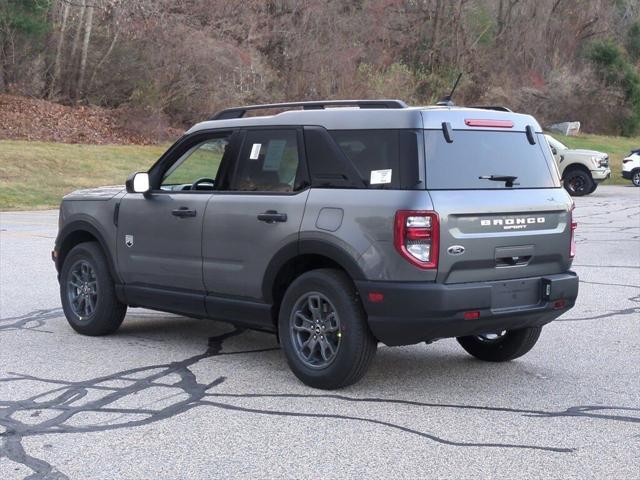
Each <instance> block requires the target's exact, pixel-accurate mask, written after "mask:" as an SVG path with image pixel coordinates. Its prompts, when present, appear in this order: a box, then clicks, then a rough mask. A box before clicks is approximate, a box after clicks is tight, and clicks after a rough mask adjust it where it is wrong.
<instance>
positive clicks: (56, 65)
mask: <svg viewBox="0 0 640 480" xmlns="http://www.w3.org/2000/svg"><path fill="white" fill-rule="evenodd" d="M68 18H69V4H68V3H65V4H64V7H63V10H62V24H61V25H60V32H59V38H58V46H57V48H56V58H55V60H54V62H53V76H52V78H51V85H50V86H49V93H48V95H47V98H49V99H51V98H53V96H54V95H55V93H56V82H57V81H58V78H60V70H61V59H62V47H63V45H64V36H65V34H66V31H67V19H68Z"/></svg>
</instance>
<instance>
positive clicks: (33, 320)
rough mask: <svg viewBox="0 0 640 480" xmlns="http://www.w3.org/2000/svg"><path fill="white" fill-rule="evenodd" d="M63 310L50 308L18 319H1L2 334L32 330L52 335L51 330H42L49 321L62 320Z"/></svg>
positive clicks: (0, 329) (20, 316)
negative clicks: (11, 331)
mask: <svg viewBox="0 0 640 480" xmlns="http://www.w3.org/2000/svg"><path fill="white" fill-rule="evenodd" d="M61 315H62V309H61V308H48V309H43V310H35V311H33V312H31V313H27V314H25V315H19V316H17V317H8V318H0V333H3V332H6V331H10V330H30V331H33V332H42V333H52V332H51V331H49V330H40V327H42V326H44V324H45V322H46V321H47V320H51V319H54V318H60V316H61Z"/></svg>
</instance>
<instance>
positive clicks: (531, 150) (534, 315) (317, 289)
mask: <svg viewBox="0 0 640 480" xmlns="http://www.w3.org/2000/svg"><path fill="white" fill-rule="evenodd" d="M330 107H333V108H330ZM335 107H340V108H335ZM294 108H295V109H294ZM259 109H277V110H276V112H280V113H276V114H274V115H270V116H247V115H246V114H247V113H250V114H254V115H255V113H256V112H255V111H257V110H259ZM98 168H99V167H98ZM572 209H573V203H572V200H571V199H570V197H569V196H568V194H567V193H566V192H565V190H564V189H563V188H562V187H561V183H560V177H559V174H558V170H557V167H556V165H555V162H554V160H553V158H552V156H551V152H550V150H549V148H548V147H547V144H546V141H545V139H544V136H543V133H542V130H541V128H540V126H539V125H538V123H537V122H536V120H535V119H534V118H532V117H531V116H528V115H521V114H516V113H513V112H510V111H504V109H499V110H495V109H492V108H487V109H482V108H459V107H451V106H443V107H426V108H424V107H421V108H414V107H412V108H409V107H407V106H406V105H405V104H404V103H403V102H401V101H398V100H355V101H327V102H302V103H292V104H275V105H258V106H250V107H239V108H232V109H228V110H224V111H222V112H219V113H218V114H216V115H215V116H214V117H213V118H211V119H210V120H208V121H205V122H202V123H199V124H197V125H195V126H194V127H193V128H191V129H190V130H189V131H187V132H186V133H185V135H184V136H182V137H181V138H180V139H179V140H178V141H177V142H176V143H175V144H174V145H172V146H171V147H170V148H169V149H168V150H167V152H166V153H165V154H164V155H162V156H161V157H160V159H159V160H158V161H157V162H156V163H155V164H154V165H153V166H152V167H151V168H150V170H149V171H148V172H143V173H136V174H133V175H132V176H131V177H130V178H129V179H128V180H127V182H126V188H123V187H104V188H99V189H93V190H84V191H77V192H74V193H72V194H70V195H67V196H66V197H65V198H64V199H63V201H62V205H61V208H60V225H59V227H60V229H59V233H58V237H57V239H56V243H55V249H54V251H53V259H54V261H55V264H56V268H57V270H58V273H59V280H60V293H61V300H62V306H63V308H64V312H65V314H66V317H67V319H68V321H69V323H70V324H71V326H72V327H73V328H74V329H75V330H76V331H78V332H80V333H82V334H86V335H105V334H108V333H112V332H114V331H115V330H116V329H117V328H118V327H119V326H120V324H121V323H122V321H123V319H124V317H125V313H126V310H127V306H132V307H134V306H135V307H145V308H151V309H155V310H161V311H167V312H174V313H178V314H181V315H186V316H190V317H197V318H211V319H219V320H224V321H228V322H231V323H234V324H236V325H238V326H241V327H246V328H253V329H259V330H264V331H269V332H273V333H275V334H276V335H277V336H278V338H279V341H280V343H281V345H282V349H283V351H284V354H285V356H286V359H287V361H288V363H289V366H290V367H291V370H293V372H294V373H295V375H296V376H297V377H298V378H299V379H300V380H302V381H303V382H304V383H306V384H307V385H310V386H313V387H317V388H325V389H332V388H339V387H343V386H346V385H349V384H352V383H354V382H356V381H358V380H359V379H360V378H361V377H362V376H363V375H364V373H365V372H366V370H367V368H368V367H369V365H370V363H371V361H372V359H373V357H374V354H375V352H376V348H377V345H378V342H382V343H385V344H387V345H390V346H392V345H408V344H414V343H418V342H427V343H429V342H432V341H434V340H437V339H440V338H447V337H456V338H457V339H458V342H459V343H460V344H461V345H462V347H463V348H464V349H465V350H466V351H467V352H468V353H470V354H471V355H473V356H474V357H477V358H479V359H481V360H486V361H492V362H501V361H507V360H512V359H514V358H517V357H519V356H521V355H523V354H525V353H526V352H528V351H529V350H530V349H531V348H532V347H533V346H534V344H535V343H536V341H537V339H538V337H539V335H540V331H541V328H542V326H543V325H545V324H546V323H548V322H550V321H552V320H554V319H555V318H556V317H558V316H559V315H561V314H563V313H564V312H566V311H567V310H568V309H570V308H571V307H573V305H574V303H575V300H576V297H577V294H578V277H577V276H576V275H575V273H573V272H572V271H570V267H571V263H572V260H573V256H574V246H575V243H574V238H573V235H574V229H575V223H573V221H572Z"/></svg>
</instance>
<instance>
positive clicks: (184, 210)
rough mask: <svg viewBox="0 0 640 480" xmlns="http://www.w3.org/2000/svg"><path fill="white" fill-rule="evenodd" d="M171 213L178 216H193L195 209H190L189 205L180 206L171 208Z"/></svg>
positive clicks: (195, 213)
mask: <svg viewBox="0 0 640 480" xmlns="http://www.w3.org/2000/svg"><path fill="white" fill-rule="evenodd" d="M171 215H173V216H176V217H179V218H185V217H195V216H196V215H197V212H196V211H195V210H191V209H190V208H189V207H180V208H178V209H176V210H172V211H171Z"/></svg>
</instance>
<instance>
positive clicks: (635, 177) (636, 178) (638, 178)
mask: <svg viewBox="0 0 640 480" xmlns="http://www.w3.org/2000/svg"><path fill="white" fill-rule="evenodd" d="M631 183H633V184H634V185H635V186H636V187H640V168H638V169H636V170H634V171H633V172H632V173H631Z"/></svg>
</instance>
